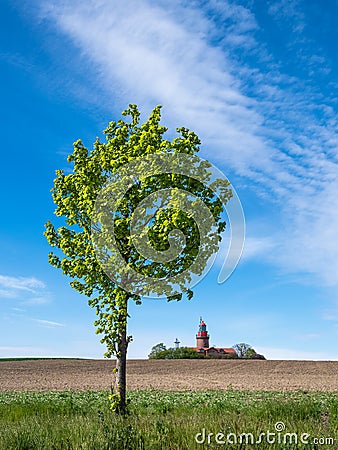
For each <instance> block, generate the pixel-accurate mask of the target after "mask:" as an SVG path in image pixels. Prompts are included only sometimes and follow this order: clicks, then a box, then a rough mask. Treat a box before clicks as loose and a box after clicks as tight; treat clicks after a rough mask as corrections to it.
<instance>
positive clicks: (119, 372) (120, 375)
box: [114, 322, 128, 414]
mask: <svg viewBox="0 0 338 450" xmlns="http://www.w3.org/2000/svg"><path fill="white" fill-rule="evenodd" d="M127 349H128V339H127V323H126V322H125V324H124V325H122V329H121V331H120V333H119V343H118V353H117V360H116V377H115V389H114V392H115V394H117V395H118V397H117V401H118V405H117V408H116V412H117V413H120V414H125V413H126V409H127V402H126V375H127Z"/></svg>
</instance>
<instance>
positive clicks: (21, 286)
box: [0, 275, 45, 293]
mask: <svg viewBox="0 0 338 450" xmlns="http://www.w3.org/2000/svg"><path fill="white" fill-rule="evenodd" d="M0 286H1V287H4V288H8V289H13V290H23V291H28V292H33V293H34V292H36V289H41V288H44V287H45V284H44V283H43V282H42V281H40V280H38V279H37V278H34V277H30V278H27V277H10V276H5V275H0Z"/></svg>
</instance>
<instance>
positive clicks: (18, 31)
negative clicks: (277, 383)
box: [0, 0, 338, 360]
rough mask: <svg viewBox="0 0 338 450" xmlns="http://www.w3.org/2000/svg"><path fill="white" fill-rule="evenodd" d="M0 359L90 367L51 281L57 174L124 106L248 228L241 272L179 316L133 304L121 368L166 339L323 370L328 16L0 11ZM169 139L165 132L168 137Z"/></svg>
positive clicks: (336, 334)
mask: <svg viewBox="0 0 338 450" xmlns="http://www.w3.org/2000/svg"><path fill="white" fill-rule="evenodd" d="M0 13H1V21H2V26H1V27H0V34H1V39H0V42H1V43H0V79H1V82H0V90H1V103H0V119H1V124H2V127H1V131H2V132H1V144H2V146H1V147H2V148H1V159H2V173H1V178H0V183H1V192H2V205H1V206H2V207H1V210H0V214H1V235H0V323H1V329H0V357H5V356H27V355H29V356H79V357H102V354H103V353H104V349H103V348H102V347H101V346H100V344H99V339H98V336H97V335H95V329H94V326H93V321H94V320H95V314H94V311H93V310H91V308H90V307H89V306H88V305H87V300H86V298H85V297H81V296H80V295H79V294H77V293H76V292H73V290H72V289H71V288H70V287H69V285H68V279H66V278H65V277H63V276H62V274H61V273H59V272H58V271H57V270H56V269H53V268H52V267H49V265H48V262H47V254H48V252H49V250H50V249H49V247H48V245H47V243H46V242H45V240H44V237H43V224H44V223H45V222H46V221H47V220H48V219H52V217H53V210H54V205H53V203H52V199H51V196H50V192H49V190H50V188H51V186H52V182H53V179H54V173H55V170H56V169H65V170H67V162H66V155H67V154H68V153H70V152H71V151H72V143H73V142H74V141H75V140H76V139H78V138H81V139H82V140H83V142H84V143H85V144H86V145H87V146H88V147H89V148H90V147H91V145H92V143H93V141H94V140H95V138H96V136H101V135H102V130H103V129H104V128H105V126H106V124H107V122H108V121H110V120H113V119H115V118H118V117H119V114H120V112H121V111H122V110H123V109H124V108H125V107H126V106H127V105H128V103H137V104H138V106H139V108H140V109H141V111H142V114H143V118H146V116H147V114H148V113H149V112H150V111H151V109H152V108H153V107H154V106H155V105H157V104H162V105H163V123H164V124H165V125H167V126H168V127H169V128H170V133H171V135H173V132H174V130H175V128H176V127H177V126H186V127H189V128H191V129H192V130H194V131H195V132H196V133H197V134H198V135H199V137H200V138H201V140H202V149H201V152H200V156H201V157H204V158H207V159H209V160H210V161H211V162H212V163H213V164H215V165H216V166H217V167H219V168H220V169H221V170H222V171H223V172H224V173H225V174H226V175H227V176H228V177H229V179H230V181H231V182H232V183H233V185H234V186H235V188H236V191H237V193H238V195H239V196H240V199H241V202H242V205H243V209H244V213H245V218H246V227H247V233H246V243H245V248H244V253H243V257H242V259H241V261H240V263H239V265H238V267H237V269H236V270H235V272H234V273H233V275H232V276H231V277H230V278H229V279H228V280H227V281H226V282H225V283H223V284H221V285H219V284H217V276H218V273H219V270H220V266H219V264H216V265H215V266H214V268H213V269H212V270H211V271H210V273H209V274H208V276H207V277H206V278H204V279H203V281H201V282H200V283H199V284H198V285H197V286H196V287H195V289H194V292H195V296H194V298H193V300H191V301H190V302H188V301H184V302H180V303H166V302H165V301H164V300H160V299H157V300H145V301H144V303H143V305H142V306H135V305H132V306H131V311H130V313H131V319H130V322H129V333H130V334H132V335H133V336H134V342H133V343H132V344H131V345H130V349H129V357H131V358H141V357H146V355H147V354H148V353H149V350H150V348H151V347H152V345H154V344H156V343H158V342H161V341H162V342H165V343H166V344H167V345H168V346H172V345H173V342H174V340H175V338H176V337H178V338H179V340H180V341H181V342H182V344H183V345H187V346H189V345H191V346H192V345H194V342H195V341H194V337H195V333H196V331H197V325H198V320H199V317H200V315H202V316H203V318H204V319H205V321H206V323H207V325H208V329H209V332H210V335H211V344H215V345H217V346H232V345H234V344H235V343H238V342H242V341H244V342H248V343H249V344H251V345H253V346H254V347H255V348H256V350H257V351H259V352H262V353H264V354H265V355H266V356H267V357H268V358H271V359H279V358H281V359H287V358H290V359H335V360H337V359H338V350H337V340H338V259H337V254H338V232H337V230H338V196H337V192H338V134H337V129H338V127H337V108H338V105H337V103H338V99H337V88H338V82H337V80H338V58H337V44H336V43H337V42H338V28H337V26H336V18H337V15H338V5H337V2H336V1H333V0H327V1H326V2H319V1H314V0H312V1H305V0H304V1H297V0H278V1H264V2H255V1H250V0H247V1H241V0H237V1H228V0H222V1H221V0H209V1H191V0H190V1H176V0H173V1H171V2H167V1H164V0H163V1H162V0H159V1H156V2H155V1H146V0H138V1H133V0H132V1H129V0H128V1H126V2H123V3H122V2H118V1H113V0H95V1H94V0H86V1H81V2H80V1H77V0H74V1H72V2H66V1H62V0H59V1H56V0H55V1H52V0H43V1H39V0H29V1H28V0H20V1H19V0H17V1H15V0H14V1H10V0H3V1H2V2H1V5H0ZM170 133H169V134H170Z"/></svg>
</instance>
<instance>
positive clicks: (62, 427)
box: [0, 389, 338, 450]
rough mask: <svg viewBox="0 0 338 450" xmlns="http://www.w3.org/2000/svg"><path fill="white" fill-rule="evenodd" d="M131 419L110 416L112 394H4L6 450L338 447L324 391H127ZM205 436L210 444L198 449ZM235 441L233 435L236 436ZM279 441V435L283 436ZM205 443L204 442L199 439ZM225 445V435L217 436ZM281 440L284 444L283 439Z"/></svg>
mask: <svg viewBox="0 0 338 450" xmlns="http://www.w3.org/2000/svg"><path fill="white" fill-rule="evenodd" d="M129 399H130V406H129V410H130V414H129V415H128V416H127V417H126V418H124V419H123V418H121V417H118V416H116V415H115V414H114V413H112V412H110V410H109V400H108V392H102V391H100V392H92V391H88V392H73V391H66V392H44V393H36V392H4V393H0V449H1V450H12V449H13V450H24V449H25V450H28V449H32V450H40V449H43V450H49V449H55V450H56V449H95V450H101V449H116V450H123V449H146V450H148V449H149V450H157V449H166V450H173V449H177V450H178V449H179V450H190V449H202V448H232V449H241V448H242V449H250V448H257V449H277V448H278V449H292V450H294V449H302V450H303V449H317V448H318V449H327V448H329V449H337V448H338V399H337V394H335V393H325V392H315V393H313V392H312V393H311V392H294V393H283V392H280V393H278V392H258V391H256V392H243V391H235V390H232V389H228V390H227V391H225V392H224V391H223V392H220V391H204V392H196V391H191V392H164V391H155V390H148V391H135V392H130V393H129ZM277 422H283V423H284V424H285V427H286V428H285V431H284V432H282V433H281V434H280V436H281V439H283V437H284V433H286V432H289V433H297V434H298V439H300V436H301V434H302V433H308V434H309V435H310V436H311V437H310V438H309V444H308V445H305V444H299V445H295V444H294V443H293V444H292V445H284V444H282V443H281V444H278V443H275V444H268V443H266V442H264V439H263V442H262V443H261V444H255V445H246V444H245V443H243V444H240V443H239V440H238V442H237V444H235V445H233V444H224V445H220V444H216V442H215V434H217V433H219V432H222V433H223V434H224V435H225V438H224V439H226V436H227V435H228V434H229V433H234V434H236V435H237V436H238V435H239V434H241V433H252V434H253V436H254V438H255V439H258V437H259V435H260V433H261V432H267V431H269V430H270V431H271V432H275V424H276V423H277ZM203 428H204V429H205V430H206V435H208V434H209V433H214V434H213V436H211V437H210V445H208V444H207V437H206V442H205V444H198V443H197V442H196V441H195V435H196V433H200V432H202V430H203ZM231 436H232V439H233V436H234V435H231ZM277 437H278V434H277ZM314 437H317V438H323V439H325V438H328V437H331V438H334V439H336V442H335V444H334V445H332V444H331V445H330V444H324V445H318V446H316V445H314V444H313V443H311V444H310V442H311V441H312V438H314ZM199 438H200V439H202V437H201V436H199ZM219 439H221V437H220V438H219ZM281 442H283V441H281Z"/></svg>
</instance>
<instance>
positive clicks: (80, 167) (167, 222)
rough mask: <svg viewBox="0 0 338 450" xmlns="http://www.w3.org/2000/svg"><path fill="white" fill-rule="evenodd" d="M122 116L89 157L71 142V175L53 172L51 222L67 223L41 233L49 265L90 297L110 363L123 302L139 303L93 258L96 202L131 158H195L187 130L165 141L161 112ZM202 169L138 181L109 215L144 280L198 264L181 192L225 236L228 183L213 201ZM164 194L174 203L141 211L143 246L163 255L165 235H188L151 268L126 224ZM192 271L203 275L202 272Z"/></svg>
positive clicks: (122, 321) (194, 142) (193, 138)
mask: <svg viewBox="0 0 338 450" xmlns="http://www.w3.org/2000/svg"><path fill="white" fill-rule="evenodd" d="M122 115H123V116H124V118H123V119H120V120H118V121H117V122H115V121H114V122H110V123H109V125H108V127H107V129H106V130H105V131H104V134H105V142H101V141H100V139H98V138H97V140H96V141H95V143H94V146H93V149H92V150H91V151H89V150H88V149H87V148H86V147H85V146H84V145H83V143H82V141H81V140H77V141H76V142H75V143H74V148H73V152H72V154H70V155H69V157H68V162H69V163H71V164H72V171H71V173H69V174H65V172H64V171H63V170H57V171H56V178H55V180H54V187H53V189H52V197H53V200H54V202H55V204H56V209H55V215H56V216H57V217H62V218H63V219H64V221H63V223H62V225H61V226H59V227H55V226H54V225H53V224H52V223H51V222H50V221H48V222H47V223H46V225H45V228H46V229H45V233H44V234H45V236H46V238H47V240H48V242H49V244H50V245H51V246H52V247H55V249H56V251H55V252H51V253H49V262H50V264H52V265H53V266H54V267H56V268H59V269H61V270H62V273H63V274H64V275H67V276H69V277H70V278H71V279H72V281H71V282H70V285H71V286H72V287H73V288H74V289H76V290H77V291H78V292H80V293H81V294H85V295H86V296H88V297H89V298H90V300H89V305H90V306H92V307H93V308H95V310H96V314H97V316H98V317H97V320H96V321H95V326H96V327H97V333H100V334H102V335H103V337H102V339H101V342H102V343H105V344H106V346H107V352H106V353H105V356H107V357H110V356H112V355H113V354H116V355H118V345H117V344H118V343H119V339H120V334H119V331H120V330H121V329H123V328H125V326H126V322H127V318H128V312H127V303H128V300H129V299H132V300H134V301H135V302H136V303H137V304H140V303H141V296H140V295H138V294H137V293H135V292H130V291H128V290H125V289H124V288H123V287H121V284H120V283H119V282H117V281H116V280H114V279H112V278H111V277H109V276H108V275H107V273H106V272H107V271H106V270H104V267H103V265H102V261H99V259H98V256H97V249H96V248H95V246H94V244H93V239H92V231H93V230H92V221H93V211H94V208H95V202H96V200H97V198H98V195H99V194H100V192H102V190H104V189H105V188H106V186H107V183H109V181H110V180H111V179H112V177H114V174H116V173H117V172H118V171H119V170H121V168H122V167H123V166H124V165H126V164H128V163H130V162H131V161H134V160H135V159H136V158H140V157H146V156H147V155H153V154H161V155H165V154H186V155H194V154H195V153H196V152H198V151H199V145H200V140H199V138H198V137H197V135H196V134H195V133H194V132H191V131H189V130H188V129H186V128H184V127H182V128H178V129H177V130H176V131H177V133H178V136H176V137H174V138H173V139H172V140H171V141H169V140H167V139H165V138H164V134H165V132H166V131H167V128H165V127H164V126H162V125H161V124H160V118H161V107H160V106H157V107H156V108H154V110H153V111H152V113H151V114H150V116H149V118H148V120H147V121H146V122H145V123H143V124H140V123H139V122H140V112H139V110H138V108H137V106H136V105H129V107H128V109H127V110H125V111H123V113H122ZM128 119H129V120H128ZM197 169H199V168H197ZM204 170H205V175H204V177H205V179H203V180H202V182H201V181H198V180H196V179H194V178H191V177H189V176H186V175H182V174H181V173H178V174H171V173H163V174H160V175H154V176H146V177H143V178H140V179H138V180H136V182H135V183H134V185H133V186H132V187H131V188H130V189H129V190H128V191H127V192H126V194H125V195H124V197H123V198H121V199H120V201H119V205H118V208H117V210H116V211H112V213H114V215H113V216H112V223H113V224H114V234H115V239H116V242H117V245H118V249H119V252H120V254H121V255H122V257H123V259H124V261H125V262H126V264H127V265H128V266H130V267H133V268H134V269H135V270H137V271H138V272H140V273H144V274H146V275H147V276H149V277H153V278H156V277H157V278H161V277H162V278H163V277H166V276H171V275H172V274H175V273H176V274H177V273H183V272H184V271H186V270H187V269H188V268H189V267H190V266H191V264H192V262H193V261H194V260H195V259H196V257H197V254H198V251H199V250H200V243H201V236H200V234H199V229H198V226H197V225H196V223H195V220H194V217H193V216H192V215H191V214H189V213H187V212H185V211H183V210H181V209H180V208H179V207H178V205H179V204H180V203H179V202H178V200H177V198H178V197H179V195H180V193H181V191H188V192H190V193H191V195H192V196H193V197H194V198H198V199H201V200H202V201H203V203H204V204H205V205H207V208H208V209H209V211H210V213H211V215H212V217H213V220H214V223H215V224H216V231H217V233H218V234H219V233H221V232H222V231H223V230H224V228H225V222H224V221H223V220H222V219H221V213H222V211H223V205H224V204H225V202H226V201H227V200H228V199H230V197H231V195H232V194H231V190H230V188H229V187H228V186H229V183H228V182H227V181H224V180H221V181H219V182H218V184H219V187H220V192H221V194H222V198H221V199H220V198H218V197H217V195H215V191H214V190H212V189H210V187H209V186H208V185H207V183H204V181H208V172H207V170H206V168H205V169H204ZM216 184H217V183H216ZM168 188H170V189H171V192H176V194H177V195H176V199H175V195H173V196H172V198H171V203H170V202H169V203H168V202H166V203H165V204H164V205H162V206H164V207H163V208H158V209H157V210H156V211H155V213H154V212H153V211H152V210H149V208H148V211H145V217H147V218H149V220H148V223H147V230H146V234H147V239H148V240H149V244H150V245H151V246H152V247H153V248H154V249H155V250H156V251H158V252H161V251H162V252H163V251H166V250H168V248H169V247H170V239H169V237H170V233H171V232H172V231H173V230H176V229H179V230H180V232H181V233H183V235H184V236H185V247H184V250H183V251H182V252H181V253H180V254H179V255H178V256H177V257H176V258H174V260H169V261H166V260H164V261H163V262H156V261H155V262H154V261H151V260H149V258H145V257H144V256H142V255H141V254H140V253H139V252H138V250H137V248H136V247H135V246H134V244H133V241H132V238H131V233H130V231H131V220H132V219H131V218H132V215H133V212H134V211H135V209H136V208H137V206H138V205H139V204H140V202H142V201H143V200H144V199H145V198H146V197H147V196H149V195H151V194H153V193H154V192H156V191H158V190H161V189H162V190H163V189H168ZM175 189H176V191H175ZM173 198H174V200H172V199H173ZM149 211H150V212H149ZM174 240H175V237H174ZM218 240H220V237H219V236H218ZM108 250H109V249H108ZM203 251H204V252H205V258H206V259H208V257H209V256H210V254H211V253H212V252H214V251H215V248H214V247H213V248H212V246H211V245H208V241H206V244H205V248H204V250H203ZM196 271H199V272H201V268H200V267H199V268H197V269H196ZM186 273H187V275H185V278H189V276H190V275H189V272H186ZM184 292H185V293H186V295H187V297H188V298H189V299H190V298H192V295H193V293H192V291H191V290H190V289H189V288H186V289H185V288H184V286H183V285H182V287H181V292H179V293H177V292H175V293H174V294H172V292H170V291H168V292H166V293H165V294H166V296H167V298H168V300H180V299H181V298H182V293H184Z"/></svg>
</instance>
